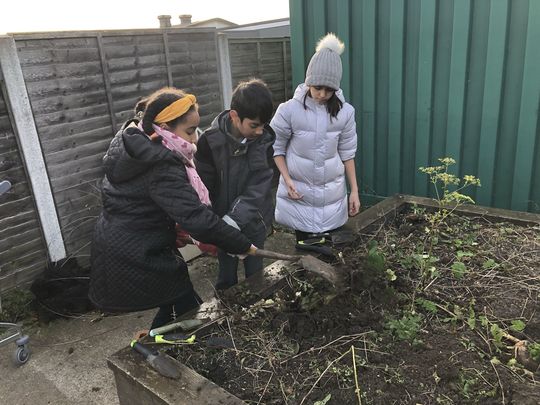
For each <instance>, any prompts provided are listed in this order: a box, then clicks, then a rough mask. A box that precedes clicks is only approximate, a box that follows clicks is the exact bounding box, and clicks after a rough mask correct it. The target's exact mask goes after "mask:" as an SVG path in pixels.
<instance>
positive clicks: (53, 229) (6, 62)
mask: <svg viewBox="0 0 540 405" xmlns="http://www.w3.org/2000/svg"><path fill="white" fill-rule="evenodd" d="M0 68H1V69H2V72H3V76H4V82H5V86H6V93H7V94H6V95H7V100H6V102H7V103H8V105H9V107H10V112H11V117H12V119H13V130H14V132H15V135H16V137H17V142H18V143H19V147H20V150H21V153H22V155H23V159H24V164H25V168H26V171H27V173H28V178H29V180H30V184H31V186H32V192H33V196H34V200H35V203H36V208H37V212H38V215H39V220H40V223H41V230H42V232H43V236H44V238H45V242H46V243H47V250H48V253H49V259H50V260H51V261H52V262H57V261H59V260H61V259H64V258H65V257H66V248H65V246H64V239H63V237H62V231H61V229H60V222H59V221H58V215H57V212H56V206H55V205H54V199H53V195H52V190H51V185H50V182H49V176H48V174H47V167H46V165H45V160H44V158H43V151H42V149H41V144H40V143H39V137H38V133H37V129H36V124H35V122H34V116H33V114H32V108H31V106H30V100H29V98H28V93H27V91H26V84H25V82H24V77H23V73H22V69H21V65H20V63H19V56H18V55H17V47H16V45H15V40H14V39H13V37H10V36H0Z"/></svg>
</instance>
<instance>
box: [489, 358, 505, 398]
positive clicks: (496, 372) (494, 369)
mask: <svg viewBox="0 0 540 405" xmlns="http://www.w3.org/2000/svg"><path fill="white" fill-rule="evenodd" d="M490 363H491V367H493V371H495V374H496V375H497V380H498V381H499V387H501V396H502V405H505V404H506V401H505V399H504V388H503V386H502V383H501V378H500V377H499V372H498V371H497V368H496V367H495V364H493V363H492V362H490Z"/></svg>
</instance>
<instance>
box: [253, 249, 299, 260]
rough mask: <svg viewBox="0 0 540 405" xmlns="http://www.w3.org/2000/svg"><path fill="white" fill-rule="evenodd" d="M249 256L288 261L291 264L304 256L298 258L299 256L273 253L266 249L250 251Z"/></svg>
mask: <svg viewBox="0 0 540 405" xmlns="http://www.w3.org/2000/svg"><path fill="white" fill-rule="evenodd" d="M249 255H250V256H259V257H265V258H267V259H276V260H288V261H290V262H295V261H297V260H299V259H300V258H301V257H302V256H297V255H286V254H284V253H279V252H272V251H271V250H264V249H257V250H255V251H250V252H249Z"/></svg>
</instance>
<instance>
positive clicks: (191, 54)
mask: <svg viewBox="0 0 540 405" xmlns="http://www.w3.org/2000/svg"><path fill="white" fill-rule="evenodd" d="M167 42H168V45H169V48H168V51H169V63H170V69H171V77H172V82H173V85H174V86H175V87H178V88H181V89H183V90H185V91H187V92H189V93H192V94H195V96H196V97H197V101H198V102H199V113H200V115H201V124H200V127H201V128H203V129H204V128H207V127H208V126H209V125H210V124H211V122H212V120H213V119H214V117H215V116H216V115H218V114H219V113H220V112H221V106H222V101H221V91H220V86H219V72H218V61H217V47H216V36H215V33H214V32H206V33H205V32H194V33H182V34H179V33H178V34H173V33H171V34H168V35H167Z"/></svg>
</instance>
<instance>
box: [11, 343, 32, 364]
mask: <svg viewBox="0 0 540 405" xmlns="http://www.w3.org/2000/svg"><path fill="white" fill-rule="evenodd" d="M30 354H31V352H30V349H29V348H28V346H19V347H17V350H15V352H14V353H13V363H15V365H16V366H22V365H23V364H24V363H26V362H27V361H28V359H30Z"/></svg>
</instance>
